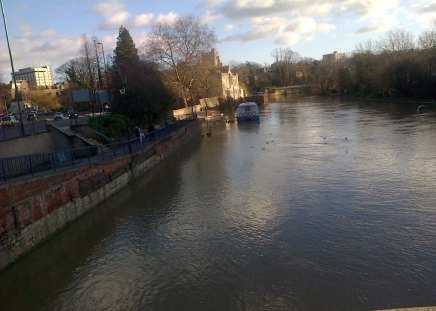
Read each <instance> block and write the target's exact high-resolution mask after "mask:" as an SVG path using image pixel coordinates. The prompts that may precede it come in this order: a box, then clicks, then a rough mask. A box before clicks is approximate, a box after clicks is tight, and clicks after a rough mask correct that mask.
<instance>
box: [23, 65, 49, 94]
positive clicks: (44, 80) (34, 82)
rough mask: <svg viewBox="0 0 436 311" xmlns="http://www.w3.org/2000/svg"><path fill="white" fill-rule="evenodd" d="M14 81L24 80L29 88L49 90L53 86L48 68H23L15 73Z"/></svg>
mask: <svg viewBox="0 0 436 311" xmlns="http://www.w3.org/2000/svg"><path fill="white" fill-rule="evenodd" d="M15 79H16V80H26V81H27V83H28V84H29V87H31V88H49V87H51V86H52V85H53V75H52V71H51V67H50V66H48V65H47V66H42V67H35V68H31V67H29V68H24V69H20V70H18V72H15Z"/></svg>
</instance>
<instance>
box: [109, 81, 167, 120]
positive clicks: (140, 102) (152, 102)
mask: <svg viewBox="0 0 436 311" xmlns="http://www.w3.org/2000/svg"><path fill="white" fill-rule="evenodd" d="M172 103H173V99H172V97H171V95H170V94H169V93H168V92H167V91H166V90H165V89H164V88H163V85H162V87H160V88H158V89H153V88H152V87H149V86H147V85H144V86H143V87H141V86H135V85H133V86H128V87H126V91H125V94H123V95H122V94H116V95H115V97H114V100H113V111H114V112H115V113H119V114H122V115H124V116H126V117H128V118H129V119H131V120H132V121H133V122H134V123H135V124H136V125H140V126H143V127H146V125H148V124H150V123H153V122H156V121H159V120H160V119H161V118H162V116H168V115H169V113H168V112H169V110H170V108H171V105H172Z"/></svg>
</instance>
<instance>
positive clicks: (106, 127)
mask: <svg viewBox="0 0 436 311" xmlns="http://www.w3.org/2000/svg"><path fill="white" fill-rule="evenodd" d="M89 125H90V126H91V127H92V128H93V129H94V130H95V131H97V132H99V133H102V134H103V135H105V136H107V137H109V138H112V139H114V140H118V141H120V140H125V139H126V138H127V136H128V135H129V136H130V135H132V128H133V123H132V121H131V120H130V119H129V118H127V117H125V116H123V115H121V114H116V113H115V114H108V115H100V116H95V117H92V118H90V120H89Z"/></svg>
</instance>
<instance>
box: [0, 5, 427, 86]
mask: <svg viewBox="0 0 436 311" xmlns="http://www.w3.org/2000/svg"><path fill="white" fill-rule="evenodd" d="M2 1H3V5H4V10H5V16H6V24H7V28H8V33H9V41H10V45H11V52H12V57H13V61H14V68H15V71H18V69H21V68H26V67H37V66H43V65H50V66H51V67H52V68H53V71H54V70H55V69H56V68H57V67H59V66H60V65H61V64H63V63H65V62H67V61H68V60H70V59H73V58H76V57H78V56H79V51H80V47H81V36H82V35H83V34H86V35H87V36H88V37H89V38H91V37H93V36H95V37H97V38H98V40H99V42H102V43H103V47H104V51H105V54H106V56H108V55H111V54H112V52H113V49H114V48H115V44H116V40H117V36H118V32H119V27H120V26H121V25H123V26H124V27H126V28H127V29H128V30H129V32H130V34H131V36H132V38H133V40H134V42H135V44H136V46H137V47H140V46H141V45H143V44H144V43H145V42H146V39H147V34H148V33H149V31H150V29H151V27H153V25H155V24H156V23H159V22H169V23H171V22H172V21H174V20H175V19H176V18H177V17H178V16H188V15H192V16H195V17H197V18H199V19H200V20H201V21H202V22H203V23H206V24H207V25H208V26H209V28H210V29H211V30H213V31H214V32H215V33H216V35H217V38H218V43H217V45H216V49H217V51H218V53H219V55H220V58H221V61H222V62H223V63H224V64H228V63H229V62H231V61H236V62H247V61H250V62H256V63H259V64H271V63H272V62H273V58H272V56H271V54H272V51H273V50H274V49H276V48H290V49H292V50H293V51H295V52H297V53H299V54H300V55H301V56H302V57H311V58H314V59H322V55H323V54H328V53H332V52H333V51H338V52H342V53H350V52H352V51H353V50H354V49H355V47H356V46H357V45H358V44H359V43H364V42H366V41H368V40H374V41H377V40H380V39H382V38H383V36H384V35H385V34H386V32H387V31H389V30H391V29H398V28H401V29H405V30H406V31H408V32H410V33H412V34H413V35H414V37H415V39H416V38H417V37H418V36H419V35H420V34H421V33H422V32H423V31H425V30H431V29H433V28H435V27H436V0H323V1H321V0H153V1H151V0H68V1H67V0H38V1H36V0H19V1H17V0H2ZM2 22H3V19H2ZM11 72H12V70H11V64H10V59H9V54H8V50H7V45H6V36H5V31H4V27H3V25H2V26H1V27H0V77H2V80H3V81H4V82H9V80H10V79H11V75H10V73H11ZM54 73H55V72H54Z"/></svg>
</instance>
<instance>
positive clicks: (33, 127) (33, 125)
mask: <svg viewBox="0 0 436 311" xmlns="http://www.w3.org/2000/svg"><path fill="white" fill-rule="evenodd" d="M23 131H24V133H23ZM45 131H47V121H46V120H41V121H31V122H26V123H23V127H21V126H20V124H18V123H17V124H15V125H14V126H0V140H6V139H11V138H17V137H20V136H27V135H33V134H36V133H40V132H45Z"/></svg>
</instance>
